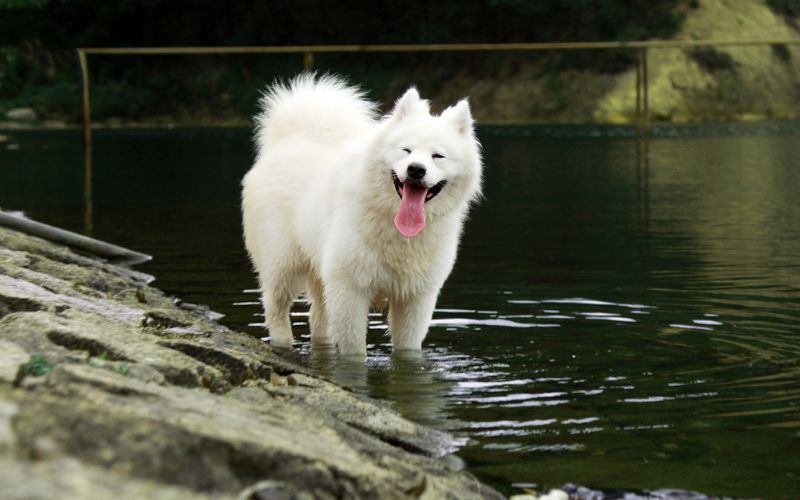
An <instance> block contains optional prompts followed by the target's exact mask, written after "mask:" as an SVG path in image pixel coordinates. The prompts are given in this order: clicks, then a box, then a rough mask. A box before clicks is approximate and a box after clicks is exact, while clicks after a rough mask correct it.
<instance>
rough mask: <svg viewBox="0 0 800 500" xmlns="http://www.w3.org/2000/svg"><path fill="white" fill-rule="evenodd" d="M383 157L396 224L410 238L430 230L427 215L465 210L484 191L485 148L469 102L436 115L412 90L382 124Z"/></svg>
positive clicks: (401, 99)
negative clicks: (479, 142)
mask: <svg viewBox="0 0 800 500" xmlns="http://www.w3.org/2000/svg"><path fill="white" fill-rule="evenodd" d="M382 127H383V130H382V131H381V134H380V136H379V142H380V148H379V153H378V154H379V155H380V156H381V160H382V162H381V163H382V164H383V166H382V172H381V175H382V176H383V178H384V179H385V180H384V183H385V184H384V186H385V189H386V190H390V191H392V192H393V193H394V203H395V204H396V206H397V213H396V217H395V226H396V227H397V229H398V231H400V233H401V234H402V235H403V236H405V237H406V238H411V237H413V236H415V235H416V234H418V233H419V232H420V231H422V229H423V228H424V226H425V216H426V215H430V216H433V217H435V216H441V215H445V214H448V213H451V212H452V211H454V210H459V209H462V208H464V207H465V205H466V204H467V203H469V202H470V201H472V200H474V199H475V198H476V197H477V196H478V195H479V193H480V183H481V158H480V145H479V144H478V141H477V139H476V138H475V132H474V128H473V120H472V115H471V113H470V109H469V103H468V102H467V101H466V100H462V101H460V102H459V103H458V104H456V105H454V106H451V107H449V108H447V109H446V110H444V112H442V114H441V115H439V116H433V115H431V113H430V107H429V105H428V102H427V101H425V100H423V99H421V98H420V96H419V93H417V91H416V89H414V88H411V89H409V90H408V91H407V92H406V93H405V94H404V95H403V96H402V97H401V98H400V99H399V100H398V101H397V104H396V105H395V107H394V110H393V111H392V113H391V114H390V115H389V116H387V117H386V118H385V120H384V123H382Z"/></svg>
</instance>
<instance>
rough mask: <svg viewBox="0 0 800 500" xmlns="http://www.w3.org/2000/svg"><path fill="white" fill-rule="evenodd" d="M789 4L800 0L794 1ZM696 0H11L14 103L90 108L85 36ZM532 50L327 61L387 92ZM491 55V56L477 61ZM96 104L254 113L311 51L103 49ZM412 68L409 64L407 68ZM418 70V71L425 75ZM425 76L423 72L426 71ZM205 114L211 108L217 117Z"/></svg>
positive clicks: (615, 17) (534, 21) (362, 34)
mask: <svg viewBox="0 0 800 500" xmlns="http://www.w3.org/2000/svg"><path fill="white" fill-rule="evenodd" d="M784 3H786V4H787V5H788V4H792V3H793V2H789V1H788V0H784ZM691 5H692V2H691V0H649V1H648V0H538V1H535V2H533V1H529V0H468V1H456V0H443V1H440V2H397V1H396V0H375V1H373V2H357V1H355V0H349V1H341V2H329V1H326V0H305V1H303V2H300V3H298V2H292V1H289V0H276V1H271V2H259V1H256V0H247V1H240V2H204V3H203V6H202V8H198V5H197V3H196V2H193V1H191V0H169V1H167V0H146V1H144V0H143V1H124V2H107V1H101V0H72V1H69V2H62V1H55V0H0V47H3V48H0V111H3V110H7V109H10V108H13V107H18V106H32V107H33V108H35V109H36V110H37V111H39V112H40V114H42V115H43V116H45V117H50V118H62V119H66V120H68V121H77V120H78V118H79V110H80V81H79V72H78V65H77V58H76V55H75V52H74V50H73V49H74V48H76V47H82V46H83V47H86V46H205V45H222V46H225V45H306V44H309V45H313V44H376V43H380V44H393V43H458V42H490V43H502V42H537V41H565V40H569V41H597V40H634V39H647V38H664V37H669V36H670V35H671V34H673V33H674V32H675V31H676V30H677V29H678V27H679V26H680V22H681V19H682V16H681V14H680V13H681V12H682V11H684V10H685V9H686V8H690V6H691ZM521 57H522V55H517V56H497V57H495V56H491V57H480V58H477V57H469V56H465V55H463V54H462V55H447V54H440V55H425V56H424V57H421V56H419V55H415V54H411V55H403V54H397V55H394V56H388V55H373V56H365V55H359V56H353V55H336V54H329V55H325V56H322V55H317V58H316V61H315V65H316V67H317V68H318V69H320V70H335V71H337V72H341V73H345V74H348V75H351V76H353V77H354V78H355V79H356V80H357V81H359V82H361V83H363V84H364V85H365V87H367V88H370V89H372V90H373V91H374V92H375V93H376V94H377V95H374V96H373V97H376V98H379V99H385V98H386V97H393V96H391V95H387V94H391V93H392V85H393V81H394V80H395V78H396V77H397V75H398V69H397V68H398V67H402V68H405V69H406V70H408V68H413V69H414V70H416V75H419V77H424V78H425V81H423V82H420V83H421V84H422V85H426V84H427V85H429V86H433V87H435V86H436V85H437V84H439V82H443V81H449V80H451V79H453V78H457V77H458V76H459V75H474V74H476V73H477V74H486V73H487V72H488V73H489V74H490V76H497V77H501V75H503V74H508V73H509V71H511V72H513V71H514V68H515V67H516V65H518V63H519V60H520V58H521ZM524 57H526V58H527V59H528V60H530V59H532V58H534V57H537V58H540V59H541V60H542V61H543V64H544V71H554V72H558V71H561V70H563V69H567V68H588V69H592V70H596V71H603V72H616V71H620V70H623V69H625V68H627V67H629V66H630V65H631V64H632V62H633V61H632V54H631V53H630V52H629V51H618V52H614V51H603V52H601V53H596V52H580V53H573V54H570V55H569V57H567V56H562V55H558V56H553V55H533V54H525V55H524ZM471 59H478V60H479V61H478V62H474V61H471ZM90 66H91V75H92V108H93V112H94V114H95V116H96V117H98V118H101V119H102V118H108V117H112V116H113V117H121V118H126V119H133V120H138V119H145V118H147V119H151V118H153V117H159V116H164V117H174V116H182V117H186V116H188V117H190V118H191V119H196V120H198V121H202V120H204V119H205V118H206V117H207V116H210V117H214V118H215V120H217V121H219V120H220V119H222V120H224V119H226V118H231V119H233V118H236V117H239V118H241V117H248V116H251V115H252V114H253V113H254V111H255V104H256V102H257V100H258V91H259V89H260V88H262V87H263V85H264V83H266V82H269V81H271V80H273V79H274V78H275V77H276V76H281V75H290V74H293V73H296V72H298V71H300V70H301V69H302V60H301V57H299V56H296V55H295V56H202V57H166V56H165V57H133V56H123V57H93V58H92V59H91V60H90ZM405 72H406V71H404V72H403V73H405ZM416 75H415V76H416ZM419 77H417V78H416V79H418V78H419ZM204 114H205V115H206V116H204Z"/></svg>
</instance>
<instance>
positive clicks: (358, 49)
mask: <svg viewBox="0 0 800 500" xmlns="http://www.w3.org/2000/svg"><path fill="white" fill-rule="evenodd" d="M778 45H800V39H793V38H786V39H766V40H644V41H631V42H556V43H453V44H397V45H292V46H262V47H258V46H253V47H83V48H79V49H77V51H78V60H79V62H80V68H81V76H82V80H83V137H84V143H85V144H86V145H87V147H90V145H91V142H92V113H91V101H90V92H89V77H90V75H89V61H88V56H158V55H161V56H169V55H234V54H299V55H302V56H303V67H304V68H305V69H306V70H310V69H313V67H314V54H330V53H401V52H405V53H413V52H541V51H572V50H611V49H627V50H632V51H634V52H635V53H636V58H635V61H636V130H637V134H647V132H648V130H649V127H650V113H649V102H648V101H649V97H648V83H647V79H648V71H647V53H648V51H649V50H653V49H686V48H697V47H758V46H778Z"/></svg>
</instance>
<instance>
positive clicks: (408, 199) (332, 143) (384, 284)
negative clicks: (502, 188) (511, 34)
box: [242, 74, 482, 354]
mask: <svg viewBox="0 0 800 500" xmlns="http://www.w3.org/2000/svg"><path fill="white" fill-rule="evenodd" d="M261 104H262V106H263V111H262V112H261V114H259V115H258V116H257V117H256V121H257V131H256V142H257V156H256V160H255V164H254V165H253V167H252V169H251V170H250V171H249V172H248V173H247V175H246V176H245V177H244V180H243V192H242V212H243V222H244V237H245V244H246V247H247V250H248V252H249V254H250V259H251V260H252V262H253V265H254V266H255V269H256V271H257V272H258V276H259V281H260V286H261V292H262V301H263V305H264V315H265V320H266V321H265V322H266V326H267V328H268V329H269V332H270V340H271V343H272V344H273V345H276V346H290V345H291V343H292V330H291V323H290V320H289V308H290V306H291V305H292V301H293V300H294V299H295V298H297V297H298V295H300V294H301V292H303V291H305V293H306V297H307V299H308V300H309V301H310V303H311V311H310V321H309V325H310V327H311V339H312V345H325V344H328V345H336V346H338V349H339V352H340V353H341V354H364V353H365V352H366V334H367V313H368V311H369V308H370V306H371V304H377V303H386V301H387V300H388V305H389V332H390V333H391V338H392V347H393V349H394V350H419V349H420V348H421V346H422V341H423V339H424V338H425V335H426V334H427V331H428V325H429V323H430V320H431V316H432V315H433V309H434V306H435V305H436V297H437V295H438V294H439V290H440V289H441V287H442V285H443V284H444V281H445V279H446V278H447V276H448V274H450V270H451V269H452V268H453V264H454V263H455V260H456V251H457V249H458V242H459V237H460V234H461V229H462V225H463V223H464V219H465V217H466V215H467V212H468V210H469V207H470V204H471V203H472V202H473V201H475V200H476V199H477V198H478V196H479V194H480V189H481V170H482V165H481V153H480V145H479V143H478V141H477V140H476V138H475V132H474V128H473V120H472V115H471V113H470V107H469V104H468V102H467V100H466V99H465V100H462V101H460V102H458V103H457V104H455V105H454V106H451V107H449V108H447V109H445V110H444V112H442V113H441V115H433V114H431V111H430V107H429V103H428V101H426V100H424V99H421V98H420V96H419V93H418V92H417V90H416V89H414V88H413V87H412V88H410V89H409V90H408V91H407V92H406V93H405V94H404V95H403V96H402V97H400V99H398V100H397V102H396V103H395V106H394V109H393V110H392V112H391V113H390V114H389V115H387V116H384V117H382V118H378V117H377V115H376V106H375V105H374V104H373V103H371V102H369V101H368V100H366V99H365V98H364V96H363V94H362V93H361V92H360V91H359V90H358V89H356V88H354V87H352V86H349V85H348V84H347V83H346V82H345V81H343V80H342V79H339V78H337V77H333V76H322V77H318V76H315V75H309V74H306V75H302V76H300V77H297V78H295V79H294V80H293V81H291V82H290V83H289V84H287V85H282V84H277V85H274V86H272V87H270V88H268V89H267V91H266V93H265V94H264V97H263V99H262V102H261Z"/></svg>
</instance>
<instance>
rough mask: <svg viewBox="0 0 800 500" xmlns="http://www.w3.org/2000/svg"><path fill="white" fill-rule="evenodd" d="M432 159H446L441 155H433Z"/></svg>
mask: <svg viewBox="0 0 800 500" xmlns="http://www.w3.org/2000/svg"><path fill="white" fill-rule="evenodd" d="M431 158H433V159H434V160H441V159H442V158H444V155H442V154H439V153H433V155H431Z"/></svg>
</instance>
